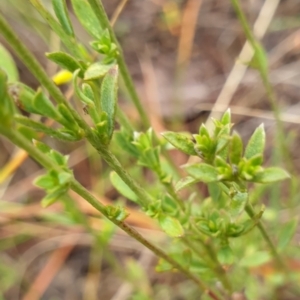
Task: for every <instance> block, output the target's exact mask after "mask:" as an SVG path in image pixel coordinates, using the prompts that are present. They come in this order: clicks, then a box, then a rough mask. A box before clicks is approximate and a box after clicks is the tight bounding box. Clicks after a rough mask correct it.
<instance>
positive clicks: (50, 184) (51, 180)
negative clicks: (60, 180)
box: [33, 173, 57, 190]
mask: <svg viewBox="0 0 300 300" xmlns="http://www.w3.org/2000/svg"><path fill="white" fill-rule="evenodd" d="M33 184H34V185H35V186H37V187H39V188H42V189H45V190H51V189H53V188H55V187H56V186H57V180H56V178H55V177H53V176H51V175H50V174H49V173H47V174H45V175H42V176H39V177H37V178H36V179H35V180H34V182H33Z"/></svg>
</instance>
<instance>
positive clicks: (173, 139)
mask: <svg viewBox="0 0 300 300" xmlns="http://www.w3.org/2000/svg"><path fill="white" fill-rule="evenodd" d="M162 135H163V137H164V138H165V139H166V140H167V141H168V142H169V143H171V144H172V145H173V146H174V147H175V148H177V149H179V150H181V151H182V152H184V153H186V154H188V155H197V153H196V151H195V149H194V143H193V142H192V140H191V139H189V138H188V137H187V136H186V135H184V134H182V133H176V132H171V131H168V132H164V133H162Z"/></svg>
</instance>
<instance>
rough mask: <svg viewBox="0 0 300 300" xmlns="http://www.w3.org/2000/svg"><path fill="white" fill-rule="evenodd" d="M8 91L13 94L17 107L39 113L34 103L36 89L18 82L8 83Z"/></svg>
mask: <svg viewBox="0 0 300 300" xmlns="http://www.w3.org/2000/svg"><path fill="white" fill-rule="evenodd" d="M8 93H9V94H10V95H11V97H12V99H13V100H14V102H15V104H16V106H17V107H19V108H20V109H23V110H25V111H27V112H29V113H34V114H39V112H38V111H37V110H36V108H35V107H34V105H33V98H34V96H35V93H36V92H35V91H34V90H33V89H31V88H30V87H28V86H27V85H25V84H23V83H20V82H16V83H13V84H10V85H8Z"/></svg>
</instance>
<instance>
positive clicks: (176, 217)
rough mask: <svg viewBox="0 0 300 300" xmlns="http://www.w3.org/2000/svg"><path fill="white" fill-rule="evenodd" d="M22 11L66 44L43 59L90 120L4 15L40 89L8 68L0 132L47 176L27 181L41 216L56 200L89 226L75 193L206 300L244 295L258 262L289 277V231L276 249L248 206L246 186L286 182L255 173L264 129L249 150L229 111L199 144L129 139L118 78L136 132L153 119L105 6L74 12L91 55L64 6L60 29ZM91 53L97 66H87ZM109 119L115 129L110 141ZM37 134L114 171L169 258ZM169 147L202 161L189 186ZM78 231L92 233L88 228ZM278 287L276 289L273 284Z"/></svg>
mask: <svg viewBox="0 0 300 300" xmlns="http://www.w3.org/2000/svg"><path fill="white" fill-rule="evenodd" d="M30 2H31V3H32V5H33V6H34V7H35V8H36V10H37V11H38V12H39V13H40V14H41V15H42V17H43V18H44V19H45V20H47V22H48V23H49V26H50V27H51V28H52V30H53V31H54V32H55V33H56V34H57V35H58V36H59V37H60V39H61V41H62V43H63V44H64V47H65V50H64V51H58V52H52V53H47V58H48V59H49V60H51V61H53V62H55V63H56V64H57V65H58V66H60V67H61V68H62V69H63V70H67V71H68V72H70V73H72V86H73V89H74V92H75V95H76V97H77V98H78V100H79V101H80V103H81V105H82V110H83V111H84V112H85V114H86V116H83V115H82V112H80V111H77V110H75V109H74V107H73V106H72V105H71V104H70V103H69V102H68V101H67V99H66V98H65V96H64V95H63V94H62V93H61V91H60V90H59V89H58V87H57V86H56V85H55V83H54V82H53V81H52V80H51V79H50V78H49V77H48V75H47V74H46V72H45V71H44V70H43V68H42V67H41V66H40V64H39V63H38V62H37V60H36V59H35V57H34V56H33V54H32V53H30V51H28V49H27V48H26V47H25V46H24V45H23V44H22V42H21V41H20V40H19V39H18V37H17V36H16V35H15V33H14V32H13V31H12V29H11V28H10V27H9V25H8V24H7V23H6V21H5V20H4V18H3V17H2V16H0V34H1V35H2V36H3V37H4V38H5V39H6V40H7V41H8V43H9V45H10V46H11V48H12V49H13V51H14V52H15V54H16V55H18V56H19V58H20V59H21V60H22V61H23V62H24V64H25V65H26V66H27V68H28V69H29V70H30V72H31V73H32V74H33V75H34V76H35V77H36V78H37V79H38V80H39V82H40V84H41V88H39V89H38V90H37V91H34V90H32V89H31V88H30V87H28V86H26V85H24V84H23V83H20V82H17V78H16V76H15V75H11V74H10V71H9V70H10V69H6V72H7V73H8V75H7V74H6V72H5V71H3V70H1V71H0V101H1V111H0V117H1V126H0V133H1V134H2V135H3V136H5V137H6V138H7V139H9V140H10V141H11V142H12V143H14V144H15V145H17V146H18V147H20V148H22V149H24V150H25V151H27V152H28V153H29V155H30V156H31V157H32V158H33V159H35V160H36V161H37V162H38V163H40V164H41V165H42V166H43V167H44V168H45V170H46V174H45V175H42V176H40V177H38V178H37V179H36V180H35V185H37V186H38V187H40V188H42V189H44V190H45V192H46V196H45V197H44V198H43V199H42V201H41V203H42V205H43V206H44V207H48V206H50V205H52V204H53V203H54V202H56V201H63V202H64V203H65V204H66V210H70V211H72V209H73V219H74V220H77V223H80V224H84V225H86V221H85V219H84V217H83V216H82V215H81V214H80V212H78V211H77V209H74V208H72V204H71V203H72V202H71V201H70V198H69V196H68V194H69V191H70V190H72V191H74V192H75V193H77V194H78V195H80V196H81V197H82V198H84V199H85V200H86V201H87V202H89V203H90V204H91V205H92V206H93V207H94V208H96V209H97V210H98V211H99V212H101V213H102V214H103V216H105V217H106V218H107V219H109V220H110V221H111V222H112V223H114V224H115V225H117V226H118V227H119V228H121V229H122V230H124V231H125V232H126V233H128V234H129V235H130V236H132V237H133V238H134V239H136V240H137V241H139V242H140V243H142V244H143V245H144V246H146V247H147V248H149V249H150V250H151V251H152V252H153V253H154V254H156V255H157V256H158V257H159V258H160V261H159V263H158V265H157V268H156V269H157V271H167V270H175V269H176V270H178V271H180V272H181V273H183V274H184V275H185V276H186V277H187V278H189V279H190V280H191V281H193V282H194V283H195V284H196V285H197V286H198V287H199V289H200V290H201V291H202V293H203V295H205V294H207V296H208V297H209V298H211V299H225V298H227V297H229V296H230V295H232V293H233V292H235V291H240V290H242V289H243V288H246V289H247V287H245V286H244V282H241V280H238V279H236V278H237V277H239V276H240V274H242V276H244V278H246V277H247V276H248V277H250V273H249V268H250V267H252V266H255V265H256V264H257V263H259V264H261V263H264V262H267V261H272V262H274V264H275V265H276V268H277V270H278V273H279V274H286V275H287V274H289V269H288V265H287V262H286V260H285V257H284V256H283V255H282V250H283V249H284V248H285V247H286V246H287V244H288V243H289V241H290V239H291V238H292V236H293V234H294V232H295V229H296V224H297V223H296V221H295V220H292V221H290V222H288V223H287V224H286V226H285V227H284V228H283V233H281V234H280V235H279V236H278V245H279V246H276V245H275V244H274V242H273V239H274V238H273V236H271V234H270V233H269V231H268V230H267V229H266V226H265V225H264V224H263V222H262V220H261V218H262V216H263V212H264V206H263V205H262V204H261V203H257V204H256V205H255V207H254V205H253V203H251V201H250V200H249V199H250V198H249V194H250V193H251V188H252V187H251V186H250V184H267V183H273V182H277V181H281V180H284V179H287V178H289V174H288V173H287V172H285V171H284V170H282V169H280V168H275V167H271V168H264V167H263V166H262V163H263V151H264V146H265V131H264V127H263V126H260V127H258V128H257V129H256V130H255V132H254V133H253V135H252V136H251V138H250V140H249V141H248V143H247V145H246V147H244V146H243V141H242V139H241V137H240V136H239V135H238V134H237V133H236V132H233V133H232V132H231V129H232V123H231V115H230V111H229V110H228V111H227V112H225V114H224V115H223V117H222V118H221V120H214V128H213V130H212V131H211V132H209V131H208V130H207V128H206V127H205V125H201V126H200V129H199V133H198V134H195V135H193V136H192V135H189V134H183V133H175V132H165V133H163V134H162V135H163V137H164V139H161V138H159V137H158V136H157V135H156V133H154V132H153V130H152V129H151V128H150V129H148V130H147V131H144V132H137V131H135V130H134V129H132V128H133V125H132V124H130V122H129V121H128V120H127V118H126V116H124V115H123V114H122V113H121V112H120V111H119V110H118V104H117V98H118V77H119V72H120V74H121V76H122V78H123V81H124V83H125V86H126V88H127V90H128V92H129V94H130V96H131V98H132V100H133V103H134V105H135V106H136V108H137V110H138V112H139V114H140V117H141V123H142V125H143V127H149V125H150V124H149V118H148V116H147V114H146V112H145V110H144V108H143V107H142V105H141V103H140V101H139V99H138V96H137V93H136V91H135V88H134V86H133V83H132V80H131V77H130V75H129V73H128V70H127V67H126V64H125V62H124V58H123V55H122V49H121V47H120V45H119V44H118V42H117V40H116V37H115V35H114V32H113V30H112V28H111V26H110V24H109V21H108V19H107V16H106V14H105V12H104V9H103V6H102V4H101V2H99V1H96V0H85V1H83V0H72V1H71V3H72V6H73V9H74V12H75V14H76V16H77V18H78V20H79V21H80V22H81V24H82V26H83V27H84V28H85V29H86V31H87V32H88V33H89V34H90V35H91V36H92V37H93V39H94V40H93V41H92V42H91V43H90V45H91V48H92V49H93V51H94V52H93V54H92V53H91V52H90V51H89V50H88V49H87V48H86V47H84V46H83V45H81V44H80V43H78V41H77V40H76V35H75V34H74V30H73V27H72V24H71V22H70V18H69V16H68V11H67V9H66V3H65V1H64V0H53V1H52V5H53V9H54V13H55V16H56V18H55V17H54V16H53V15H51V14H50V13H49V12H48V11H47V10H46V8H45V7H44V6H43V4H42V2H41V1H39V0H30ZM83 3H84V6H83V5H82V4H83ZM253 43H254V42H253ZM95 53H96V54H97V60H96V61H94V60H93V57H95V55H94V54H95ZM11 69H13V68H11ZM52 100H53V101H54V102H55V103H53V102H52ZM20 109H21V110H24V111H26V112H27V113H30V114H33V115H40V116H42V117H46V118H48V119H51V120H53V121H54V122H55V123H56V126H55V127H48V126H46V125H45V124H44V123H43V122H41V121H36V119H31V118H29V117H26V116H23V115H22V114H21V112H20ZM116 118H117V121H118V122H119V123H120V125H121V129H120V130H118V131H116V132H115V130H114V128H115V120H116ZM36 131H37V132H40V133H43V134H45V135H48V136H50V137H52V138H55V139H59V140H62V141H67V142H74V141H80V140H85V141H86V142H87V143H89V144H90V145H91V146H92V147H93V148H94V149H96V151H97V152H98V153H99V154H100V156H101V157H102V158H103V160H104V161H105V162H106V163H107V164H108V165H109V166H110V168H111V169H112V170H113V171H112V172H111V174H110V180H111V183H112V184H113V185H114V186H115V188H116V189H117V190H118V191H119V192H120V194H122V195H123V196H124V197H125V198H126V199H129V200H131V201H133V202H134V203H136V204H137V205H138V206H139V207H140V208H141V209H142V210H143V211H144V212H145V214H147V215H148V216H150V217H151V218H153V219H155V220H157V222H158V224H159V225H160V227H161V229H162V230H163V231H164V232H165V233H166V234H167V235H168V236H169V237H170V243H169V247H168V250H167V251H163V250H162V249H161V248H160V247H159V246H157V245H155V244H154V243H153V242H151V241H149V240H147V239H145V238H144V237H143V236H142V235H141V234H139V233H138V232H137V231H135V230H134V229H133V228H132V227H130V226H128V225H127V224H126V222H125V221H126V218H127V216H128V212H127V211H126V208H125V207H122V206H119V205H114V206H106V205H104V204H102V203H100V202H99V201H98V199H97V198H95V197H94V196H93V195H92V194H91V193H90V192H89V191H88V190H87V189H86V188H84V187H83V186H82V185H81V184H80V183H79V182H78V181H77V180H76V178H75V177H74V175H73V172H72V170H71V169H70V168H69V167H68V157H67V156H64V155H62V154H61V153H59V152H58V151H56V150H54V149H52V148H51V147H49V146H48V145H46V144H45V143H44V142H43V141H41V138H40V137H39V136H38V135H37V134H36ZM112 145H113V146H112ZM170 145H173V146H174V147H175V148H177V149H179V150H180V151H182V152H184V153H185V154H187V155H189V156H196V157H198V158H200V159H201V162H199V163H195V164H191V165H185V166H184V170H185V172H186V173H187V174H188V176H185V177H183V178H180V179H179V178H178V176H179V175H178V173H177V172H176V171H175V170H174V167H173V166H172V165H170V163H169V158H168V155H167V150H168V148H169V147H170ZM115 146H119V147H121V148H122V149H123V152H124V153H129V155H130V156H131V157H132V158H133V159H134V160H135V161H136V162H137V163H138V165H139V166H140V167H141V168H146V169H149V170H150V171H151V172H152V173H153V174H154V175H155V176H156V178H157V184H156V185H155V187H149V188H148V189H146V188H144V187H143V186H142V184H141V183H139V181H138V180H137V179H135V178H133V177H132V176H131V175H130V174H129V173H128V172H127V171H126V169H125V167H124V166H122V164H121V163H120V162H119V160H118V158H117V157H116V156H115V155H114V153H113V150H114V147H115ZM200 182H201V183H204V184H205V186H206V187H207V189H208V192H209V196H208V197H206V198H205V197H204V196H203V195H201V194H200V193H199V192H198V190H197V189H196V188H195V186H196V185H197V184H198V183H200ZM193 188H194V189H193ZM194 191H196V192H194ZM86 227H87V229H88V230H90V228H89V226H86ZM256 230H258V232H259V233H260V235H261V237H262V238H263V241H264V242H265V244H266V246H267V249H268V250H265V246H264V245H261V244H260V243H255V241H252V242H251V243H250V245H248V246H246V247H244V246H243V244H244V243H245V241H246V239H247V236H248V235H249V234H252V233H253V231H256ZM253 234H257V233H255V232H254V233H253ZM171 238H172V239H173V242H172V240H171ZM98 239H99V238H98ZM108 239H109V237H108ZM107 242H108V241H106V242H105V243H104V242H103V244H107ZM100 244H101V243H100ZM239 264H240V266H239ZM132 273H134V272H132ZM285 280H286V282H287V283H289V284H293V280H294V278H293V277H292V276H290V275H289V276H287V277H286V279H285ZM218 281H219V282H221V286H220V287H217V285H216V283H217V282H218ZM282 282H284V280H282V281H280V284H282ZM250 293H251V291H249V294H250Z"/></svg>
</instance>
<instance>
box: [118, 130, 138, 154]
mask: <svg viewBox="0 0 300 300" xmlns="http://www.w3.org/2000/svg"><path fill="white" fill-rule="evenodd" d="M114 139H115V140H116V142H117V144H118V146H119V147H120V148H121V149H122V150H124V151H126V152H128V153H130V154H131V155H132V156H133V157H136V158H137V157H139V152H138V150H137V149H136V147H135V146H134V145H133V144H132V137H131V136H130V135H129V134H127V133H126V131H125V130H121V131H119V132H116V133H115V134H114Z"/></svg>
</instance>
